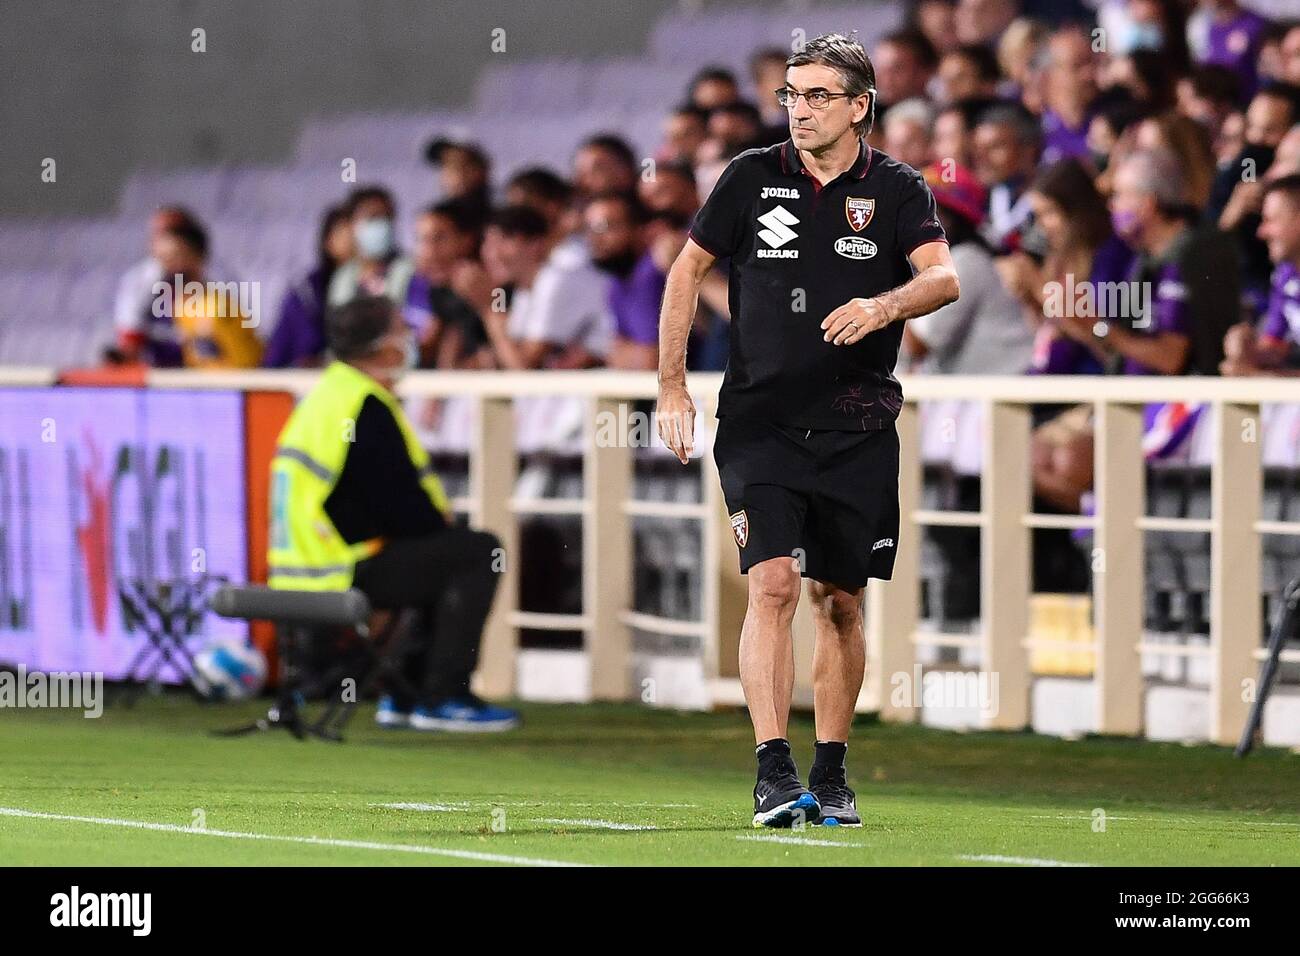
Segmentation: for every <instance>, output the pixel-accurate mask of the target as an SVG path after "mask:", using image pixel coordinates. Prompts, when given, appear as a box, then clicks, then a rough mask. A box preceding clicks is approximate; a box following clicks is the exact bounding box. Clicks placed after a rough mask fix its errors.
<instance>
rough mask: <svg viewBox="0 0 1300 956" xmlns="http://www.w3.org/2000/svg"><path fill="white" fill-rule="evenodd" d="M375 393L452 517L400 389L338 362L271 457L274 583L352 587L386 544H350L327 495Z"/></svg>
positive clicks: (432, 496)
mask: <svg viewBox="0 0 1300 956" xmlns="http://www.w3.org/2000/svg"><path fill="white" fill-rule="evenodd" d="M370 395H373V396H375V397H376V398H378V399H379V400H380V401H381V402H383V403H384V404H385V405H386V406H388V410H389V411H390V412H392V413H393V418H394V419H396V420H397V425H398V427H399V428H400V429H401V431H402V436H403V437H404V438H405V439H406V450H407V452H408V453H409V454H410V456H411V463H412V464H413V465H415V468H416V471H417V472H418V473H419V475H420V484H421V485H422V486H423V488H424V490H425V492H426V493H427V494H428V495H429V500H430V501H432V502H433V506H434V507H435V508H437V509H438V510H439V511H441V512H442V513H443V515H445V516H446V517H447V518H448V520H451V507H450V505H449V503H448V501H447V495H446V493H445V492H444V491H443V488H442V482H440V481H439V480H438V476H437V475H436V474H435V473H434V471H433V468H432V466H431V465H430V464H429V455H428V453H427V452H426V451H425V450H424V448H423V446H421V445H420V442H419V439H418V438H416V436H415V430H414V429H413V428H412V427H411V423H410V422H409V421H407V419H406V415H405V413H404V412H403V411H402V407H401V405H399V404H398V402H397V399H396V398H395V397H394V396H393V394H392V393H391V392H390V391H388V389H386V388H384V387H383V386H382V385H380V384H379V382H377V381H375V380H374V379H373V378H371V377H370V376H369V375H367V374H365V373H364V372H362V371H360V370H359V369H356V368H353V367H352V366H351V365H348V364H346V363H345V362H334V363H333V364H331V365H330V366H329V367H328V368H327V369H325V371H324V373H323V374H322V375H321V377H320V381H318V382H317V383H316V387H315V388H313V389H312V390H311V392H309V393H308V394H307V396H306V397H305V398H304V399H303V400H302V401H301V402H299V403H298V405H297V407H296V408H294V410H293V414H292V415H290V416H289V421H288V422H286V423H285V426H284V430H283V431H282V432H281V433H280V440H279V443H278V444H277V446H276V450H275V457H274V458H273V459H272V461H271V532H270V541H269V545H268V548H267V564H268V566H269V567H268V570H267V584H269V585H270V586H271V587H273V588H284V589H288V590H297V591H345V590H347V589H348V588H350V587H351V586H352V576H353V572H354V570H355V568H356V563H357V562H358V561H360V560H362V559H363V558H368V557H370V556H371V555H373V554H375V553H377V552H378V551H379V550H380V549H381V548H382V547H383V541H382V540H381V539H379V538H372V539H371V540H369V541H360V542H357V543H356V544H348V543H347V541H345V540H344V539H343V536H342V535H340V534H339V532H338V529H337V528H335V527H334V523H333V522H332V521H330V518H329V515H328V514H326V512H325V500H326V499H327V498H328V497H329V496H330V492H332V491H333V490H334V486H335V484H337V482H338V480H339V475H340V474H341V473H342V471H343V463H344V461H345V460H346V458H347V455H348V449H349V448H350V447H351V444H352V442H353V441H354V440H355V439H356V427H357V416H358V415H359V414H361V406H362V404H363V403H364V402H365V400H366V398H367V397H368V396H370Z"/></svg>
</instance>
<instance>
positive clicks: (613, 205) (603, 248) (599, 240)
mask: <svg viewBox="0 0 1300 956" xmlns="http://www.w3.org/2000/svg"><path fill="white" fill-rule="evenodd" d="M583 220H584V225H585V226H586V231H587V246H588V248H589V249H590V250H591V258H592V259H593V260H595V261H596V262H603V261H607V260H610V259H615V258H617V257H619V256H624V255H627V254H629V253H632V252H635V250H636V244H637V230H636V226H635V225H634V224H633V222H632V218H631V217H630V216H629V215H628V214H627V207H626V206H625V205H624V204H623V203H621V202H618V201H617V200H610V199H602V200H598V201H596V202H593V203H590V204H588V206H587V210H586V213H585V214H584V216H583Z"/></svg>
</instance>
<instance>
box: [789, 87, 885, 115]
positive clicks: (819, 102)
mask: <svg viewBox="0 0 1300 956" xmlns="http://www.w3.org/2000/svg"><path fill="white" fill-rule="evenodd" d="M773 92H775V93H776V101H777V102H778V103H780V104H781V105H782V106H784V107H785V108H786V109H792V108H793V107H794V106H795V105H796V104H797V103H798V102H799V97H801V96H802V97H803V98H804V99H805V100H807V101H808V105H809V106H811V107H812V108H813V109H815V110H824V109H826V107H828V106H830V105H831V100H833V99H837V98H839V97H841V96H847V97H853V96H854V95H856V94H853V93H832V92H830V91H829V90H823V89H816V90H809V91H808V92H807V93H800V92H799V91H798V90H792V89H790V88H789V87H788V86H787V87H785V88H784V89H780V90H774V91H773ZM868 92H874V91H868Z"/></svg>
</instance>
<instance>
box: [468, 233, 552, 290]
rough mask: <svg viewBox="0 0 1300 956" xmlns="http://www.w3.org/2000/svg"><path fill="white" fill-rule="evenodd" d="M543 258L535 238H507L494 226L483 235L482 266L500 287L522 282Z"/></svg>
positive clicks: (540, 243)
mask: <svg viewBox="0 0 1300 956" xmlns="http://www.w3.org/2000/svg"><path fill="white" fill-rule="evenodd" d="M542 255H543V243H542V242H541V241H540V240H538V239H530V238H528V237H527V236H516V235H510V234H508V233H506V232H503V231H502V230H501V229H500V228H498V227H496V226H489V227H488V230H487V232H486V233H485V234H484V236H483V265H484V267H485V268H486V269H487V271H488V275H489V276H490V277H491V279H492V281H493V282H496V283H498V284H500V285H507V284H509V283H514V282H520V281H522V280H523V279H525V278H526V277H527V275H528V274H529V272H530V271H531V270H532V269H534V268H535V267H536V266H537V265H538V264H540V262H541V259H542Z"/></svg>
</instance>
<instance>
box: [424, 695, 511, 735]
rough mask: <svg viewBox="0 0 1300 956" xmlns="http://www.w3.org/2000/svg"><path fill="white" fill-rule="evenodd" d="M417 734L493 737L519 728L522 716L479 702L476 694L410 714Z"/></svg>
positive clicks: (485, 702)
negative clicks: (440, 732)
mask: <svg viewBox="0 0 1300 956" xmlns="http://www.w3.org/2000/svg"><path fill="white" fill-rule="evenodd" d="M411 726H412V727H414V728H415V729H416V730H452V731H459V732H461V733H492V732H494V731H501V730H511V729H512V728H514V727H518V726H519V712H518V711H515V710H510V709H509V708H506V707H497V706H496V705H495V704H489V703H488V702H487V701H484V700H479V699H478V698H477V697H475V696H474V695H473V694H470V695H468V696H465V697H458V698H456V699H455V700H448V701H444V702H443V703H441V704H439V705H438V706H437V707H417V708H415V710H413V711H411Z"/></svg>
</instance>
